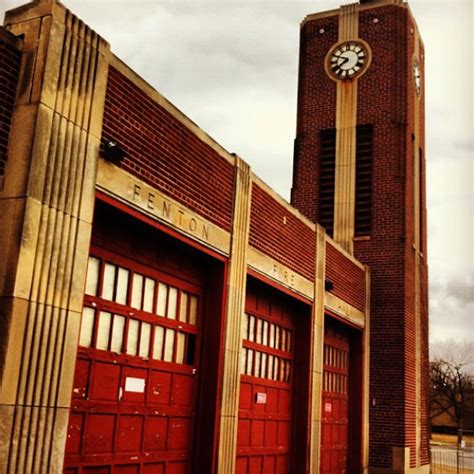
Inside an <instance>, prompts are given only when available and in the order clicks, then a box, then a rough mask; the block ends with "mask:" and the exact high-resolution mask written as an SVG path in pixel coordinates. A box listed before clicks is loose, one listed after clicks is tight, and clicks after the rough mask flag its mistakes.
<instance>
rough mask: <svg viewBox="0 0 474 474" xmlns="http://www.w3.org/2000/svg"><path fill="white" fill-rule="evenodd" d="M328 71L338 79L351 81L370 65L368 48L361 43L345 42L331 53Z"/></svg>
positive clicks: (328, 58)
mask: <svg viewBox="0 0 474 474" xmlns="http://www.w3.org/2000/svg"><path fill="white" fill-rule="evenodd" d="M327 60H328V70H329V72H330V73H331V74H332V75H333V77H335V78H337V79H351V78H353V77H354V76H356V75H359V74H360V73H361V72H362V71H364V69H365V67H366V65H367V63H368V52H367V48H366V47H365V45H364V44H363V43H361V42H360V41H345V42H344V43H341V44H338V45H337V46H335V47H334V48H333V49H332V50H331V51H330V53H329V55H328V57H327Z"/></svg>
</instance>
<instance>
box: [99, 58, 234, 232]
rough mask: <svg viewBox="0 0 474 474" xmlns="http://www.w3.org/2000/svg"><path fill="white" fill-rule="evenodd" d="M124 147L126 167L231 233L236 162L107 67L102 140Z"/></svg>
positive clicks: (123, 165)
mask: <svg viewBox="0 0 474 474" xmlns="http://www.w3.org/2000/svg"><path fill="white" fill-rule="evenodd" d="M105 140H114V141H117V142H118V143H119V144H120V145H121V147H122V148H123V149H124V150H125V153H126V157H125V160H124V161H123V163H122V165H121V166H122V167H123V168H124V169H125V170H126V171H128V172H129V173H131V174H133V175H135V176H137V177H138V178H140V179H142V180H143V181H145V182H147V183H148V184H150V185H152V186H154V187H156V188H157V189H159V190H160V191H162V192H164V193H166V194H167V195H169V196H170V197H172V198H174V199H176V200H177V201H178V202H180V203H181V204H183V205H184V206H187V207H188V208H189V209H191V210H193V211H195V212H197V213H199V214H201V215H202V216H203V217H205V218H207V219H209V220H210V221H211V222H213V223H214V224H216V225H218V226H220V227H222V228H223V229H225V230H228V231H230V229H231V222H232V200H233V183H234V169H233V166H232V165H231V164H230V163H229V162H228V161H226V160H225V159H224V158H222V157H221V156H219V155H218V153H217V152H216V151H215V150H214V149H212V148H211V147H210V146H209V145H208V144H206V143H204V142H203V141H202V140H201V139H200V138H199V137H198V136H197V135H196V134H195V133H194V132H193V131H192V130H190V129H189V128H187V127H186V126H185V125H183V124H182V123H181V122H180V121H179V120H177V119H176V118H175V117H173V116H172V115H171V114H170V113H169V112H168V111H167V110H165V109H164V108H163V107H162V106H161V105H160V104H158V103H157V102H156V101H154V100H153V99H151V98H150V97H149V96H148V95H146V94H145V93H144V92H143V91H142V90H141V89H140V88H139V87H137V86H136V85H135V84H134V83H132V82H131V81H130V80H129V79H127V78H126V77H125V76H124V75H123V74H121V73H120V72H119V71H117V70H116V69H114V68H113V67H111V68H110V70H109V78H108V83H107V95H106V102H105V112H104V125H103V135H102V141H103V142H104V141H105Z"/></svg>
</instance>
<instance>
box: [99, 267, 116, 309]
mask: <svg viewBox="0 0 474 474" xmlns="http://www.w3.org/2000/svg"><path fill="white" fill-rule="evenodd" d="M115 270H116V268H115V265H112V264H111V263H106V264H105V269H104V283H103V285H102V298H104V299H105V300H110V301H112V299H113V297H114V286H115Z"/></svg>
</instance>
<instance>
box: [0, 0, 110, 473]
mask: <svg viewBox="0 0 474 474" xmlns="http://www.w3.org/2000/svg"><path fill="white" fill-rule="evenodd" d="M5 18H6V20H5V24H6V27H7V28H8V29H9V30H10V31H11V32H12V33H14V34H15V35H23V43H24V44H23V54H22V64H21V73H20V83H19V86H18V92H17V100H16V105H15V110H14V116H13V123H12V129H11V136H10V150H9V156H8V161H7V168H6V172H5V182H4V188H3V190H2V191H1V192H0V215H1V216H2V219H1V220H0V248H1V249H2V250H1V252H0V321H1V325H2V327H1V330H0V382H1V386H0V472H5V473H35V474H37V473H48V474H50V473H59V472H62V464H63V458H64V446H65V441H66V430H67V421H68V414H69V406H70V399H71V390H72V381H73V376H74V366H75V359H76V351H77V343H78V336H79V327H80V320H81V308H82V297H83V291H84V284H85V272H86V264H87V257H88V251H89V243H90V234H91V225H92V213H93V205H94V188H95V178H96V167H97V159H98V152H99V141H100V135H101V125H102V114H103V108H104V100H105V89H106V80H107V71H108V57H109V47H108V45H107V43H105V42H104V41H103V40H102V39H101V38H100V37H98V36H97V35H96V34H95V33H94V32H93V31H91V30H90V29H89V28H88V27H87V26H86V25H84V23H82V22H81V21H80V20H79V19H77V18H76V17H75V16H74V15H72V14H71V13H70V12H69V11H68V10H66V9H65V8H64V7H63V6H62V5H61V4H57V3H56V2H55V1H54V0H46V1H37V2H33V3H30V4H27V5H25V6H23V7H19V8H17V9H15V10H12V11H10V12H8V13H7V14H6V17H5Z"/></svg>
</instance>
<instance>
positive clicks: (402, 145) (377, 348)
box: [291, 0, 429, 473]
mask: <svg viewBox="0 0 474 474" xmlns="http://www.w3.org/2000/svg"><path fill="white" fill-rule="evenodd" d="M299 67H300V70H299V89H298V120H297V135H296V140H295V156H294V172H293V188H292V196H291V200H292V204H293V205H294V206H295V207H296V208H298V209H299V210H300V211H301V212H302V213H303V214H305V215H306V216H307V217H308V218H310V219H311V220H313V221H317V222H319V223H320V224H322V225H323V226H324V227H325V228H326V231H327V233H328V234H330V235H331V236H332V237H333V238H334V239H335V240H336V241H337V242H338V243H339V244H340V245H342V246H343V247H344V248H345V249H346V250H347V251H348V252H349V253H352V254H354V255H355V256H356V257H357V258H358V259H359V260H361V261H362V262H363V263H365V264H367V265H368V266H369V267H370V269H371V323H370V327H371V336H370V338H371V342H370V390H369V405H370V421H369V425H370V435H369V466H370V468H369V471H370V472H374V473H375V472H377V473H378V472H380V473H382V472H429V432H428V425H429V416H428V396H429V384H428V283H427V282H428V277H427V252H426V251H427V249H426V209H425V203H426V199H425V150H424V143H425V136H424V84H423V72H424V49H423V42H422V40H421V38H420V35H419V33H418V28H417V25H416V23H415V20H414V18H413V16H412V13H411V11H410V8H409V6H408V4H407V3H405V2H403V1H402V0H378V1H367V0H366V1H363V0H361V1H360V3H356V4H350V5H346V6H342V7H340V8H339V9H337V10H332V11H328V12H324V13H317V14H313V15H309V16H308V17H307V18H306V19H305V20H304V21H303V23H302V26H301V46H300V66H299Z"/></svg>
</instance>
